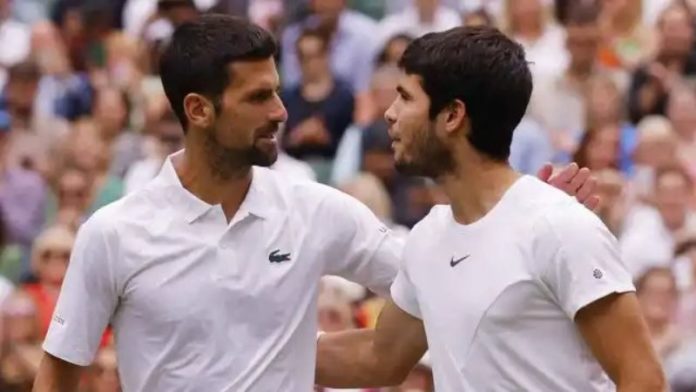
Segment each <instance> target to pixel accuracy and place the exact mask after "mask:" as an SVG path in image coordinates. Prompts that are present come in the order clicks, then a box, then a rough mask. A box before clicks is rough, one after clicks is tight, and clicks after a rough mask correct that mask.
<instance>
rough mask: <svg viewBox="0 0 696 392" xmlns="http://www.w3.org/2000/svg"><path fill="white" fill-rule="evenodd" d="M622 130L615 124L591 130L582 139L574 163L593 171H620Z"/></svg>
mask: <svg viewBox="0 0 696 392" xmlns="http://www.w3.org/2000/svg"><path fill="white" fill-rule="evenodd" d="M619 143H620V130H619V129H618V128H617V127H616V126H615V125H614V124H605V125H603V126H601V127H599V128H595V129H591V130H589V131H588V132H585V134H584V135H583V137H582V140H581V141H580V146H578V150H577V151H576V152H575V155H574V156H573V161H574V162H577V163H578V165H580V167H587V168H589V169H590V170H592V171H600V170H605V169H618V168H619V157H620V144H619Z"/></svg>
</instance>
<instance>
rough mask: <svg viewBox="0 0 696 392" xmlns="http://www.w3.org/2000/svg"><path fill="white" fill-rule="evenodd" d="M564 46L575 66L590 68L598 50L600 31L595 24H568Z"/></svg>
mask: <svg viewBox="0 0 696 392" xmlns="http://www.w3.org/2000/svg"><path fill="white" fill-rule="evenodd" d="M567 33H568V34H567V37H566V47H567V48H568V52H570V57H571V63H572V64H573V65H574V66H575V67H580V68H584V69H591V68H592V67H593V66H594V64H595V59H596V58H597V51H598V50H599V41H600V39H601V38H600V32H599V28H598V26H596V25H586V26H572V25H571V26H568V29H567Z"/></svg>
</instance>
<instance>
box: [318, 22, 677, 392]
mask: <svg viewBox="0 0 696 392" xmlns="http://www.w3.org/2000/svg"><path fill="white" fill-rule="evenodd" d="M401 67H402V69H403V70H404V75H403V77H402V79H401V81H400V84H399V87H398V91H399V96H398V97H397V98H396V100H395V101H394V103H393V104H392V106H391V107H390V109H389V110H388V111H387V113H386V119H387V121H388V122H389V124H390V135H391V136H392V138H393V140H394V142H393V147H394V151H395V159H396V162H397V166H398V167H399V168H400V169H401V170H402V171H404V172H406V173H409V174H414V175H422V176H427V177H431V178H434V179H436V180H437V181H438V182H439V183H440V185H441V186H442V187H443V189H444V190H445V192H446V193H447V195H448V197H449V199H450V200H451V201H452V205H451V206H437V207H435V208H433V210H432V211H431V212H430V214H429V215H428V216H427V217H426V218H425V219H424V220H423V221H421V222H420V223H419V224H418V225H416V227H415V228H414V229H413V231H412V232H411V234H410V236H409V238H408V240H407V244H406V247H405V249H404V253H403V263H402V265H401V267H400V272H399V274H398V276H397V278H396V280H395V282H394V284H393V285H392V288H391V295H392V300H391V301H389V302H387V304H386V305H385V308H384V309H383V311H382V313H381V315H380V317H379V320H378V322H377V326H376V329H375V330H362V331H350V332H344V333H337V334H328V335H322V336H321V337H320V338H319V344H318V345H319V349H318V350H319V351H318V358H317V382H318V383H319V384H320V385H326V386H329V387H368V386H381V385H390V384H397V383H399V382H400V381H401V380H402V379H403V377H405V375H406V374H408V372H409V370H410V369H411V368H412V367H413V366H414V365H415V364H416V362H417V361H418V359H419V358H421V356H422V355H423V353H424V352H425V351H426V349H428V350H429V354H430V358H431V360H432V365H433V374H434V378H435V390H437V391H438V392H460V391H583V392H590V391H610V390H614V389H615V388H616V389H618V390H619V391H662V390H664V388H665V381H664V376H663V372H662V369H661V367H660V364H659V361H658V359H657V357H656V354H655V352H654V350H653V349H652V347H651V344H650V338H649V335H648V331H647V328H646V326H645V323H644V320H643V319H642V316H641V314H640V310H639V307H638V304H637V300H636V297H635V294H634V292H633V291H634V287H633V284H632V281H631V276H630V274H629V273H628V272H627V270H626V268H625V266H624V265H623V263H622V262H621V260H620V258H619V255H618V251H617V244H616V239H615V238H614V237H613V236H612V235H611V233H610V232H609V231H608V230H607V228H606V227H605V226H604V225H603V224H602V222H601V221H600V220H599V219H598V217H597V216H595V215H594V214H593V213H592V212H590V211H589V210H587V209H585V208H584V207H582V206H581V205H580V204H579V203H576V202H575V201H574V200H573V199H572V198H571V197H569V196H567V195H565V194H564V193H562V192H559V191H557V190H556V189H554V188H552V187H550V186H548V185H546V184H544V183H543V182H541V181H539V180H537V179H536V178H533V177H528V176H524V175H521V174H519V173H517V172H515V171H514V170H513V169H512V168H510V166H509V164H508V162H507V159H508V156H509V154H510V144H511V140H512V134H513V130H514V129H515V127H516V126H517V124H518V123H519V121H520V119H521V118H522V116H523V115H524V113H525V109H526V107H527V104H528V102H529V96H530V93H531V90H532V81H531V80H532V79H531V75H530V71H529V68H528V65H527V62H526V60H525V55H524V51H523V49H522V48H521V47H520V46H519V45H517V44H515V43H513V42H512V41H511V40H509V39H508V38H507V37H505V36H504V35H503V34H502V33H500V32H499V31H498V30H495V29H492V28H458V29H453V30H450V31H448V32H444V33H437V34H433V35H429V36H426V37H423V38H421V39H418V40H416V41H414V42H413V43H412V44H411V45H410V46H409V47H408V49H407V50H406V52H405V53H404V56H403V58H402V60H401Z"/></svg>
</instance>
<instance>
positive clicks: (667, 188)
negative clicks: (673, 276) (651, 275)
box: [620, 166, 696, 277]
mask: <svg viewBox="0 0 696 392" xmlns="http://www.w3.org/2000/svg"><path fill="white" fill-rule="evenodd" d="M693 192H694V188H693V182H692V180H691V178H690V177H689V176H688V175H687V174H686V172H685V171H684V170H682V169H681V168H680V167H678V166H677V167H666V168H660V169H658V170H657V173H656V176H655V188H654V206H648V205H639V206H637V208H636V209H635V210H634V211H632V212H631V214H630V215H629V216H628V218H627V220H626V230H625V231H624V233H623V234H622V235H621V237H620V249H621V255H622V257H623V260H625V262H626V264H627V267H628V269H629V270H630V271H631V272H632V273H633V276H634V277H637V276H640V275H641V274H643V273H644V272H645V271H646V270H648V269H649V268H651V267H656V266H657V267H666V266H669V265H670V264H671V263H672V261H673V257H674V249H675V245H676V240H677V239H678V238H680V236H681V235H683V234H684V233H686V232H691V231H693V230H696V211H694V209H693V208H692V207H691V206H690V205H689V203H690V201H691V200H692V197H693Z"/></svg>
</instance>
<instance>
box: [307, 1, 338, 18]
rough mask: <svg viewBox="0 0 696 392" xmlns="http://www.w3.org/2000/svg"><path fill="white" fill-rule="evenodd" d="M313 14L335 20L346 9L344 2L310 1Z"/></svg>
mask: <svg viewBox="0 0 696 392" xmlns="http://www.w3.org/2000/svg"><path fill="white" fill-rule="evenodd" d="M311 6H312V10H313V11H314V13H316V14H318V15H320V16H322V17H328V18H337V17H338V16H339V15H341V12H343V10H344V9H345V8H346V0H312V2H311Z"/></svg>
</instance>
